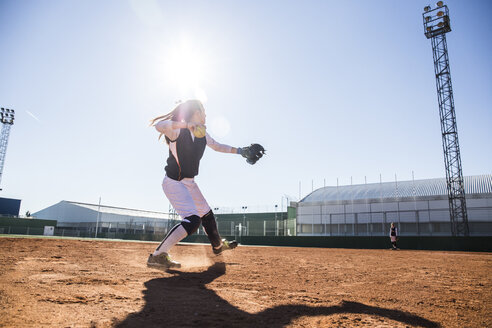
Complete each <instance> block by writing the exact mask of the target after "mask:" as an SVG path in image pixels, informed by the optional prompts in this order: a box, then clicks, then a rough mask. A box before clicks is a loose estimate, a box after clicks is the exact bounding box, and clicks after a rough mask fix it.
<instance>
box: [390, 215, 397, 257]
mask: <svg viewBox="0 0 492 328" xmlns="http://www.w3.org/2000/svg"><path fill="white" fill-rule="evenodd" d="M390 239H391V245H392V246H393V248H392V250H397V249H398V248H396V241H397V240H398V228H397V227H395V224H394V223H393V222H391V228H390Z"/></svg>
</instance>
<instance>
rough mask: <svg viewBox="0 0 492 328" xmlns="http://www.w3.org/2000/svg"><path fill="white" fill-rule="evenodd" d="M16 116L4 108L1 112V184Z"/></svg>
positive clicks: (10, 110) (11, 110)
mask: <svg viewBox="0 0 492 328" xmlns="http://www.w3.org/2000/svg"><path fill="white" fill-rule="evenodd" d="M14 114H15V111H14V110H13V109H7V108H3V107H2V108H1V110H0V122H2V134H1V136H0V183H1V182H2V174H3V164H4V163H5V154H6V153H7V144H8V142H9V134H10V127H11V126H12V125H13V124H14ZM0 190H2V189H0Z"/></svg>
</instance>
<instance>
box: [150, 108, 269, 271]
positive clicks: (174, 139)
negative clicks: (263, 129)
mask: <svg viewBox="0 0 492 328" xmlns="http://www.w3.org/2000/svg"><path fill="white" fill-rule="evenodd" d="M205 118H206V115H205V109H204V108H203V105H202V103H201V102H200V101H199V100H188V101H186V102H183V103H180V104H179V105H178V106H177V107H176V108H175V109H174V110H173V111H171V112H170V113H168V114H166V115H163V116H159V117H156V118H155V119H153V120H152V121H151V125H152V126H154V127H155V128H156V130H157V131H158V132H159V133H160V135H159V139H160V138H161V137H162V136H163V135H164V137H165V140H166V143H167V144H168V146H169V157H168V159H167V165H166V168H165V171H166V176H165V177H164V181H163V182H162V189H163V190H164V193H165V194H166V197H167V198H168V199H169V202H170V203H171V205H172V206H173V207H174V209H175V210H176V212H177V213H178V214H179V215H180V216H181V218H182V221H181V223H179V224H177V225H176V226H174V227H173V228H172V229H171V230H170V231H169V233H168V234H167V236H166V237H165V238H164V240H163V241H162V242H161V243H160V244H159V246H157V248H156V249H155V251H154V253H153V254H150V255H149V258H148V260H147V266H149V267H155V268H159V269H164V270H165V269H168V268H179V267H181V264H180V263H178V262H176V261H173V260H172V259H171V258H170V256H169V250H170V249H171V248H172V247H173V246H174V245H176V244H177V243H178V242H179V241H180V240H182V239H183V238H185V237H186V236H189V235H191V234H193V233H194V232H196V231H197V229H198V228H199V226H200V224H201V225H203V228H204V229H205V232H206V234H207V236H208V239H209V240H210V243H211V244H212V250H213V252H214V253H215V254H221V253H222V252H223V251H225V250H230V249H234V248H236V247H237V245H238V243H237V242H236V241H235V240H233V241H227V240H225V239H222V238H221V237H220V235H219V232H218V231H217V224H216V221H215V216H214V213H213V212H212V210H211V209H210V206H209V205H208V203H207V201H206V200H205V198H204V197H203V195H202V193H201V191H200V189H199V188H198V185H197V184H196V182H195V180H194V177H195V176H197V175H198V168H199V166H200V159H201V158H202V156H203V153H204V151H205V147H206V146H209V147H210V148H212V149H213V150H215V151H219V152H223V153H232V154H240V155H242V156H243V157H245V158H246V159H247V162H248V163H250V164H254V163H256V161H258V160H259V159H260V158H261V157H262V156H263V154H264V153H265V149H264V148H263V147H262V146H261V145H258V144H252V145H251V146H249V147H243V148H234V147H231V146H228V145H224V144H220V143H218V142H216V141H215V140H214V139H213V138H212V137H211V136H210V135H209V134H208V133H207V132H206V127H205Z"/></svg>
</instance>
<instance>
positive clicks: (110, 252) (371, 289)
mask: <svg viewBox="0 0 492 328" xmlns="http://www.w3.org/2000/svg"><path fill="white" fill-rule="evenodd" d="M156 245H157V244H156V243H135V242H111V241H92V240H86V241H84V240H68V239H41V238H39V239H27V238H0V249H1V253H0V326H1V327H40V326H44V327H492V310H491V306H492V289H491V286H492V284H491V283H492V275H491V272H492V271H491V269H492V256H491V255H492V254H491V253H462V252H430V251H405V250H400V251H390V250H353V249H322V248H280V247H241V246H240V247H238V248H237V249H235V250H233V251H230V252H228V253H225V254H224V255H221V256H217V257H216V256H213V255H212V252H211V248H210V246H204V245H179V246H177V247H175V248H173V250H172V251H171V254H172V255H173V256H174V258H175V259H176V260H179V261H181V262H182V264H183V268H182V269H180V270H179V271H178V270H177V271H172V272H162V271H159V270H156V269H149V268H147V267H146V265H145V262H146V260H147V256H148V254H149V253H150V252H151V251H152V250H153V249H154V247H156Z"/></svg>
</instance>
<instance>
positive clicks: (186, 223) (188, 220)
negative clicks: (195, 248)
mask: <svg viewBox="0 0 492 328" xmlns="http://www.w3.org/2000/svg"><path fill="white" fill-rule="evenodd" d="M200 221H201V220H200V217H199V216H198V215H192V216H188V217H185V218H184V219H183V221H182V222H181V225H182V226H183V228H185V230H186V232H187V233H188V236H189V235H192V234H194V233H195V232H196V231H197V230H198V228H199V227H200Z"/></svg>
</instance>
